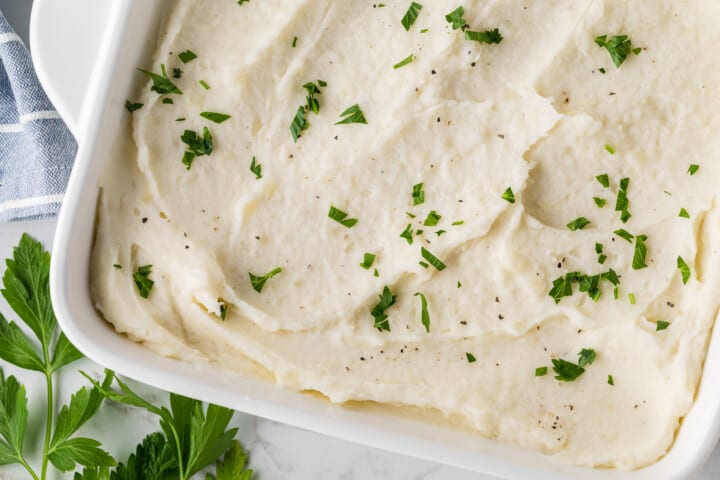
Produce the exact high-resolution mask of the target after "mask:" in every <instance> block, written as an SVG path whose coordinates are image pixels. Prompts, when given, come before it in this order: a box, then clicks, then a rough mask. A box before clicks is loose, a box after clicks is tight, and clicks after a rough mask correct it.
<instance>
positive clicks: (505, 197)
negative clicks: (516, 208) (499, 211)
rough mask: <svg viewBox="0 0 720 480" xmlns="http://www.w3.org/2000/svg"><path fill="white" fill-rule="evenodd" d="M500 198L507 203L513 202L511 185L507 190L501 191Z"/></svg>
mask: <svg viewBox="0 0 720 480" xmlns="http://www.w3.org/2000/svg"><path fill="white" fill-rule="evenodd" d="M502 199H503V200H505V201H506V202H509V203H515V194H514V193H513V191H512V188H511V187H508V188H507V190H505V192H503V194H502Z"/></svg>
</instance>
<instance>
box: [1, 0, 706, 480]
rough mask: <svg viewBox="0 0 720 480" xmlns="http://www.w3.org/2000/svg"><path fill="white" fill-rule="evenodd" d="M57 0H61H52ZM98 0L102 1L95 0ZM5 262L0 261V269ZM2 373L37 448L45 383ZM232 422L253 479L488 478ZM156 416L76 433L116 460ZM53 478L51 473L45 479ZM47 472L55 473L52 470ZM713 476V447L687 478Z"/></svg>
mask: <svg viewBox="0 0 720 480" xmlns="http://www.w3.org/2000/svg"><path fill="white" fill-rule="evenodd" d="M56 1H63V0H56ZM98 1H103V0H98ZM31 4H32V0H0V10H2V12H3V13H4V14H5V15H6V17H7V18H8V19H9V20H10V21H11V22H12V23H13V24H14V25H15V28H16V30H17V31H18V33H19V34H20V35H21V36H23V37H25V38H26V36H27V30H28V29H27V25H28V18H29V14H30V6H31ZM54 229H55V222H54V220H45V221H41V222H32V223H15V224H5V225H0V261H2V260H3V259H5V258H7V257H9V256H10V255H11V253H12V247H13V246H14V245H16V244H17V242H18V240H19V238H20V236H21V235H22V233H23V232H28V233H30V234H31V235H33V236H34V237H36V238H37V239H39V240H41V241H43V242H44V243H45V245H46V247H48V248H49V247H50V246H51V243H52V237H53V233H54ZM3 270H4V261H2V263H1V264H0V274H1V273H2V271H3ZM0 311H2V312H3V313H4V314H6V316H8V318H9V319H10V320H13V319H14V317H13V316H12V315H10V311H9V309H8V307H7V305H6V304H5V303H4V302H3V301H2V300H0ZM0 366H2V367H3V369H5V371H6V373H7V374H14V375H16V376H18V378H20V379H21V381H23V382H24V383H25V384H26V385H27V387H28V391H29V396H30V409H31V414H30V430H29V433H28V438H27V444H26V445H27V446H28V448H30V449H32V450H34V451H36V450H38V447H39V446H40V445H41V443H42V440H41V438H40V437H39V435H40V434H39V432H40V431H41V428H40V425H41V424H42V422H43V419H44V417H43V414H42V413H41V412H43V411H44V407H43V405H44V383H43V381H42V378H41V377H39V376H38V375H37V374H34V373H28V372H25V371H21V370H19V369H16V368H13V367H11V366H8V365H7V364H5V363H4V362H2V361H0ZM78 369H82V370H85V371H86V372H88V373H90V374H95V375H97V376H99V375H100V374H101V372H102V368H101V367H100V366H98V365H95V364H93V363H92V362H90V361H87V360H82V361H80V362H78V363H76V364H73V365H72V366H71V367H69V368H67V369H65V370H64V371H63V372H61V374H60V376H59V378H58V384H59V387H60V395H59V397H60V398H59V399H58V405H60V404H62V403H65V402H66V401H67V400H68V399H69V396H70V394H71V393H72V392H73V391H75V390H76V389H77V388H79V387H80V386H82V385H85V384H86V382H85V381H84V379H83V378H82V377H81V376H80V375H79V374H78V373H77V370H78ZM134 385H135V386H136V388H138V389H139V391H140V392H142V393H143V394H144V395H146V396H147V397H148V398H155V399H157V400H161V399H165V398H167V395H166V394H165V393H164V392H161V391H158V390H155V389H153V388H152V387H146V386H140V385H138V384H134ZM233 423H234V424H235V425H237V426H238V427H240V434H239V438H240V439H241V441H242V442H243V444H244V445H245V447H246V449H247V450H248V451H249V454H250V460H251V464H252V467H253V468H254V469H256V471H257V476H256V478H257V479H258V480H331V479H337V480H375V479H382V480H395V479H398V480H399V479H402V480H443V479H452V480H470V479H475V480H490V477H487V476H482V475H477V474H474V473H471V472H467V471H464V470H459V469H456V468H452V467H448V466H443V465H439V464H436V463H431V462H427V461H423V460H420V459H413V458H409V457H405V456H402V455H397V454H393V453H388V452H383V451H380V450H376V449H373V448H368V447H364V446H361V445H356V444H353V443H350V442H345V441H341V440H337V439H333V438H330V437H327V436H324V435H319V434H315V433H311V432H307V431H304V430H300V429H297V428H294V427H289V426H287V425H282V424H279V423H276V422H271V421H268V420H264V419H261V418H256V417H252V416H250V415H245V414H241V413H238V414H236V416H235V418H234V420H233ZM157 428H158V425H157V422H156V419H155V418H153V417H150V416H148V415H146V414H143V413H142V412H140V411H138V410H135V409H130V408H127V407H124V406H119V405H116V404H112V403H106V404H105V405H104V406H103V408H102V409H101V411H100V413H99V414H98V416H97V417H96V418H94V419H93V420H92V421H91V422H90V423H89V424H88V425H87V426H86V427H84V429H83V432H82V433H83V434H87V435H89V436H93V437H97V438H101V439H102V440H103V443H104V444H105V446H106V448H108V449H109V450H110V452H111V453H112V454H114V455H115V456H116V457H117V458H126V457H127V455H128V454H129V452H130V451H131V450H132V449H133V448H134V446H135V445H136V444H137V442H138V441H139V440H140V439H141V438H142V436H144V435H145V434H146V433H149V432H151V431H155V430H157ZM25 478H27V474H25V473H23V472H22V471H21V470H17V469H15V468H13V467H0V479H3V480H5V479H7V480H23V479H25ZM51 478H52V477H51ZM54 478H58V479H59V478H62V476H56V477H54ZM718 478H720V448H719V449H716V451H715V453H714V454H713V456H712V457H711V459H710V461H709V462H708V463H707V464H706V465H705V467H704V469H703V470H702V471H701V472H699V473H698V474H697V475H696V476H695V477H694V480H695V479H696V480H711V479H718Z"/></svg>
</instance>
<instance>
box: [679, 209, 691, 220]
mask: <svg viewBox="0 0 720 480" xmlns="http://www.w3.org/2000/svg"><path fill="white" fill-rule="evenodd" d="M678 217H680V218H690V214H689V213H688V211H687V210H685V209H684V208H681V209H680V213H679V214H678Z"/></svg>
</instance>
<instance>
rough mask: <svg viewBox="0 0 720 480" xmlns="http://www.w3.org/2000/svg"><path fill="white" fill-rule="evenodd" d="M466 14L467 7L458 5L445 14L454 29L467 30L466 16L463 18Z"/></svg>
mask: <svg viewBox="0 0 720 480" xmlns="http://www.w3.org/2000/svg"><path fill="white" fill-rule="evenodd" d="M464 16H465V9H464V8H463V7H458V8H456V9H455V10H453V11H452V12H450V13H448V14H447V15H445V20H447V21H448V23H450V24H452V29H453V30H459V29H463V30H465V29H466V28H467V26H466V25H465V18H463V17H464Z"/></svg>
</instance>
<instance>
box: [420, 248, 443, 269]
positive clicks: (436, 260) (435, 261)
mask: <svg viewBox="0 0 720 480" xmlns="http://www.w3.org/2000/svg"><path fill="white" fill-rule="evenodd" d="M420 253H421V255H422V257H423V258H424V259H425V260H427V262H428V263H429V264H430V265H432V266H433V267H435V268H436V269H437V270H438V271H439V272H442V271H443V270H445V269H446V268H447V265H445V264H444V263H443V262H442V261H440V259H439V258H437V257H436V256H435V255H433V254H432V253H430V252H429V251H428V250H427V249H426V248H425V247H420Z"/></svg>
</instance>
